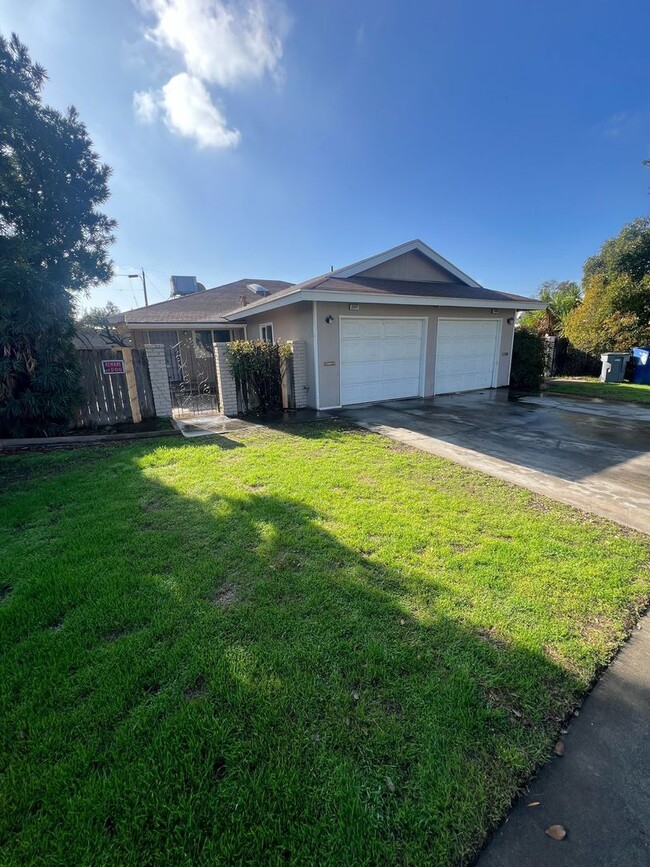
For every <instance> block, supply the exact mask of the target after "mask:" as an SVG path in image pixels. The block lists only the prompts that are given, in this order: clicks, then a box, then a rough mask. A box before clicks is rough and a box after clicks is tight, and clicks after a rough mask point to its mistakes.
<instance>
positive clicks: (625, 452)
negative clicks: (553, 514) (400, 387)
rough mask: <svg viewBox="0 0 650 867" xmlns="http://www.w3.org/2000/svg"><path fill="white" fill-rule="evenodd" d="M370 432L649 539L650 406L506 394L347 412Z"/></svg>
mask: <svg viewBox="0 0 650 867" xmlns="http://www.w3.org/2000/svg"><path fill="white" fill-rule="evenodd" d="M334 414H335V415H337V416H339V417H340V418H345V419H347V420H349V421H352V422H354V423H355V424H358V425H359V426H361V427H364V428H366V429H368V430H372V431H375V432H377V433H381V434H383V435H385V436H388V437H391V438H393V439H396V440H399V441H400V442H403V443H406V444H408V445H411V446H414V447H415V448H418V449H421V450H423V451H427V452H431V453H432V454H435V455H439V456H440V457H444V458H449V459H450V460H453V461H456V462H457V463H460V464H463V465H464V466H468V467H472V468H474V469H477V470H482V471H483V472H485V473H488V474H489V475H492V476H496V477H498V478H501V479H505V480H506V481H509V482H512V483H514V484H516V485H520V486H521V487H524V488H528V489H529V490H531V491H535V492H537V493H540V494H545V495H546V496H548V497H551V498H553V499H555V500H559V501H560V502H563V503H567V504H568V505H570V506H576V507H578V508H580V509H584V510H585V511H587V512H593V513H594V514H596V515H600V516H602V517H604V518H609V519H610V520H614V521H617V522H619V523H620V524H624V525H626V526H628V527H632V528H634V529H636V530H641V531H642V532H646V533H647V532H650V407H644V406H641V405H638V404H628V403H607V402H605V401H600V400H578V399H572V398H563V397H557V396H553V397H551V396H544V395H542V396H540V397H518V398H517V397H515V396H513V395H511V394H510V393H509V392H508V390H507V389H499V390H496V391H485V392H470V393H466V394H456V395H444V396H441V397H436V398H430V399H419V398H418V399H412V400H400V401H390V402H387V403H383V404H375V405H363V406H354V407H346V408H345V409H342V410H337V411H336V412H335V413H334Z"/></svg>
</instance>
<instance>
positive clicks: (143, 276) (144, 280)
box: [140, 268, 149, 307]
mask: <svg viewBox="0 0 650 867" xmlns="http://www.w3.org/2000/svg"><path fill="white" fill-rule="evenodd" d="M140 270H141V271H142V289H143V291H144V306H145V307H148V306H149V299H148V298H147V278H146V275H145V273H144V268H141V269H140Z"/></svg>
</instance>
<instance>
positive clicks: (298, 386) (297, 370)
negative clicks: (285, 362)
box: [289, 340, 308, 409]
mask: <svg viewBox="0 0 650 867" xmlns="http://www.w3.org/2000/svg"><path fill="white" fill-rule="evenodd" d="M289 344H290V346H291V349H292V350H293V399H294V403H295V407H296V409H304V408H305V407H306V406H307V395H308V390H307V347H306V346H305V341H304V340H291V341H289Z"/></svg>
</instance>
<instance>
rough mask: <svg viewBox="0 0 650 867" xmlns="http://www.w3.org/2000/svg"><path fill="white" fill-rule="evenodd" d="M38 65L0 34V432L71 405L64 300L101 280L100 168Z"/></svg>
mask: <svg viewBox="0 0 650 867" xmlns="http://www.w3.org/2000/svg"><path fill="white" fill-rule="evenodd" d="M45 80H46V74H45V70H44V69H43V68H42V67H41V66H39V65H38V64H36V63H33V62H32V60H31V58H30V56H29V52H28V50H27V48H26V47H25V46H24V45H23V44H22V43H21V42H20V41H19V39H18V37H17V36H16V35H15V34H14V35H12V37H11V40H10V41H9V42H8V41H7V40H6V39H4V38H3V37H2V36H0V436H7V435H9V436H23V435H38V434H52V433H56V432H58V431H60V430H61V429H62V428H64V427H65V426H66V425H67V424H68V422H69V420H70V417H71V415H72V413H73V412H74V409H75V406H76V401H77V397H78V380H79V373H78V370H77V367H76V363H75V356H74V350H73V345H72V338H73V335H74V329H75V325H74V320H73V311H74V304H73V299H74V295H75V294H76V293H79V292H82V291H84V290H88V289H90V288H91V287H93V286H97V285H99V284H101V283H104V282H106V281H107V280H108V279H110V277H111V274H112V263H111V261H110V259H109V256H108V247H109V245H110V243H112V241H113V240H114V239H113V229H114V227H115V222H114V221H113V220H110V219H109V218H108V217H107V216H106V215H105V214H103V213H101V212H100V211H99V210H98V206H99V205H101V204H103V203H104V202H106V200H107V199H108V197H109V190H108V178H109V176H110V169H109V167H108V166H106V165H103V164H101V163H100V161H99V157H98V156H97V154H96V153H95V152H94V151H93V149H92V143H91V141H90V138H89V137H88V134H87V132H86V128H85V126H84V125H83V124H82V123H81V121H80V120H79V117H78V115H77V112H76V110H75V109H74V108H70V109H68V111H67V112H66V113H61V112H58V111H56V110H54V109H52V108H50V107H48V106H46V105H43V103H42V99H41V91H42V89H43V85H44V83H45Z"/></svg>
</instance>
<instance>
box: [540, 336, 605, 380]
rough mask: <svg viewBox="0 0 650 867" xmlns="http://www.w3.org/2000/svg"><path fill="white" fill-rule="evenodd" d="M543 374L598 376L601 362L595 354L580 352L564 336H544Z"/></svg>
mask: <svg viewBox="0 0 650 867" xmlns="http://www.w3.org/2000/svg"><path fill="white" fill-rule="evenodd" d="M544 343H545V348H546V359H545V370H544V375H545V376H598V374H599V373H600V368H601V362H600V358H599V357H598V356H597V355H590V354H589V353H588V352H581V351H580V350H579V349H576V348H575V346H573V344H572V343H570V342H569V341H568V340H567V338H566V337H545V338H544Z"/></svg>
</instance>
